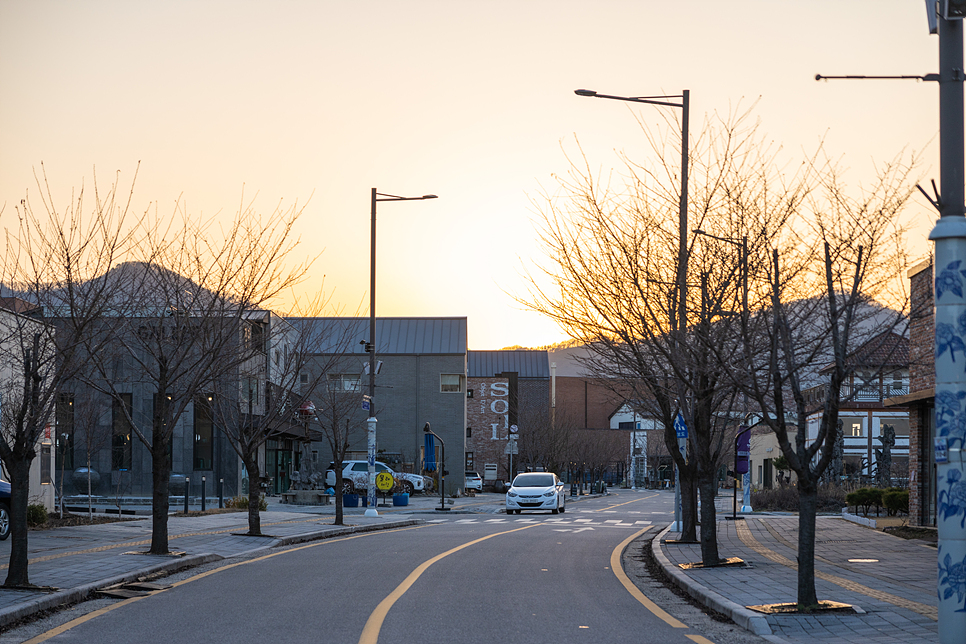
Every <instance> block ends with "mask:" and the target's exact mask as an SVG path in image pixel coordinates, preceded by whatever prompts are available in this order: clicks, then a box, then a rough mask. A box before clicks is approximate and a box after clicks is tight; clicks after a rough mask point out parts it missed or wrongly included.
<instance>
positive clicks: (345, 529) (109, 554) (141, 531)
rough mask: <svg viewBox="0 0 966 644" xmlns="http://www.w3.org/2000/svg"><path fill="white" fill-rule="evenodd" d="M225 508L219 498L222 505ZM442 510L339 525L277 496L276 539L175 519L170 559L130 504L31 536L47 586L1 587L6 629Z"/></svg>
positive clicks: (471, 506) (470, 508) (232, 519)
mask: <svg viewBox="0 0 966 644" xmlns="http://www.w3.org/2000/svg"><path fill="white" fill-rule="evenodd" d="M502 499H503V495H482V496H478V497H475V498H472V497H467V498H461V499H456V500H455V501H454V503H453V505H447V507H449V508H451V509H450V512H456V513H459V512H488V511H491V512H498V511H500V510H502V508H503V505H502ZM495 503H499V504H497V505H493V504H495ZM217 505H218V501H217V499H215V503H214V507H217ZM208 507H209V508H211V507H212V506H211V505H209V506H208ZM436 507H439V497H426V496H423V495H418V496H415V497H412V498H411V500H410V505H409V506H406V507H397V508H393V507H379V508H377V510H378V512H379V516H378V517H366V516H364V513H365V508H346V509H345V523H346V525H345V526H335V525H332V521H333V519H334V515H335V506H334V505H329V506H298V505H283V504H281V503H279V502H278V501H277V500H276V499H273V498H269V505H268V510H267V511H265V512H262V513H261V527H262V532H263V533H264V534H265V535H270V536H262V537H248V536H244V533H245V532H247V531H248V514H247V513H246V512H231V513H224V514H206V515H203V516H188V517H176V516H171V517H169V519H168V535H169V536H168V547H169V549H170V550H171V552H172V553H178V554H172V555H168V556H159V555H147V554H143V553H145V552H146V551H147V549H148V547H149V546H150V544H151V518H150V516H149V515H150V508H149V507H147V506H145V507H129V506H125V509H133V510H135V511H136V512H137V516H136V517H134V518H133V519H132V520H126V521H120V522H117V523H102V524H96V525H83V526H74V527H66V528H56V529H52V530H31V531H30V534H29V538H28V548H29V552H28V557H29V561H30V563H29V575H30V582H31V583H32V584H35V585H37V586H41V587H47V588H45V589H38V590H32V589H31V590H8V589H4V588H0V630H2V629H3V628H4V627H6V626H7V625H9V624H11V623H12V622H15V621H17V620H19V619H22V618H24V617H28V616H30V615H33V614H35V613H38V612H40V611H43V610H48V609H51V608H55V607H57V606H59V605H61V604H65V603H72V602H77V601H81V600H83V599H86V598H87V596H88V595H89V594H90V593H91V591H93V590H95V589H98V588H104V587H106V586H111V585H114V584H118V583H123V582H131V581H135V580H137V579H138V578H139V577H145V576H148V575H151V574H152V573H157V572H161V571H168V572H171V571H175V570H181V569H184V568H190V567H193V566H198V565H201V564H204V563H208V562H212V561H218V560H220V559H226V558H228V557H235V556H239V555H246V554H251V553H254V552H257V551H260V550H268V549H271V548H275V547H278V546H284V545H288V544H291V543H298V542H301V541H310V540H315V539H324V538H329V537H334V536H339V535H342V534H351V533H354V532H363V531H369V530H385V529H391V528H398V527H404V526H409V525H416V524H418V523H420V515H423V514H433V513H436V514H442V513H438V512H436V510H435V508H436ZM179 509H180V508H172V510H173V511H177V510H179ZM100 510H101V511H100V512H97V513H96V514H97V515H98V516H103V515H104V513H103V508H100ZM191 510H200V507H199V506H192V507H191ZM10 543H11V540H10V539H7V540H6V541H0V575H6V572H5V571H6V569H7V567H8V561H9V559H10Z"/></svg>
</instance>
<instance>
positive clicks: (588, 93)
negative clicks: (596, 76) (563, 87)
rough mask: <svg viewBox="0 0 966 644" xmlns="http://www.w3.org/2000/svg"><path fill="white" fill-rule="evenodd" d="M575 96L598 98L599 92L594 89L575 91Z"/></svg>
mask: <svg viewBox="0 0 966 644" xmlns="http://www.w3.org/2000/svg"><path fill="white" fill-rule="evenodd" d="M574 94H576V95H577V96H597V91H596V90H593V89H575V90H574Z"/></svg>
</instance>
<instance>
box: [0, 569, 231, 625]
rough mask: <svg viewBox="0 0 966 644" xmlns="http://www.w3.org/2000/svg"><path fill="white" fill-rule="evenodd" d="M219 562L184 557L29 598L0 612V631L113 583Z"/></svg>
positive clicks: (80, 600)
mask: <svg viewBox="0 0 966 644" xmlns="http://www.w3.org/2000/svg"><path fill="white" fill-rule="evenodd" d="M222 559H224V557H222V556H221V555H212V554H200V555H192V556H190V557H183V558H180V559H176V560H174V561H168V562H165V563H161V564H155V565H153V566H147V567H145V568H140V569H138V570H135V571H132V572H129V573H125V574H123V575H116V576H114V577H107V578H105V579H100V580H98V581H95V582H91V583H89V584H84V585H83V586H77V587H76V588H69V589H67V590H59V591H57V592H55V593H51V594H50V595H45V596H44V597H38V598H36V599H31V600H29V601H26V602H24V603H23V604H20V605H19V606H13V607H11V608H5V609H3V610H0V628H4V627H6V626H8V625H10V624H12V623H13V622H16V621H18V620H21V619H24V618H25V617H30V616H32V615H35V614H37V613H40V612H43V611H46V610H52V609H55V608H58V607H60V606H62V605H64V604H76V603H78V602H82V601H84V600H85V599H87V598H88V596H89V595H90V594H91V593H92V592H94V591H95V590H98V589H99V588H104V587H105V586H113V585H114V584H123V583H127V582H130V581H136V580H137V579H138V578H139V577H144V576H145V575H150V574H152V573H156V572H177V571H179V570H184V569H185V568H194V567H195V566H201V565H204V564H206V563H211V562H213V561H220V560H222Z"/></svg>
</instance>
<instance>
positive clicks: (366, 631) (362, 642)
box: [359, 523, 542, 644]
mask: <svg viewBox="0 0 966 644" xmlns="http://www.w3.org/2000/svg"><path fill="white" fill-rule="evenodd" d="M538 525H542V524H540V523H534V524H531V525H527V526H523V527H522V528H514V529H513V530H507V531H506V532H497V533H494V534H491V535H487V536H485V537H480V538H479V539H474V540H473V541H468V542H466V543H464V544H463V545H461V546H457V547H455V548H452V549H450V550H447V551H446V552H443V553H440V554H438V555H436V556H435V557H433V558H432V559H428V560H426V561H424V562H423V563H421V564H420V565H419V566H418V567H417V568H416V569H415V570H413V571H412V572H411V573H409V576H408V577H406V578H405V579H404V580H403V581H402V583H401V584H399V585H398V586H396V589H395V590H393V591H392V592H391V593H389V595H388V596H387V597H386V598H385V599H383V600H382V601H381V602H379V605H378V606H376V609H375V610H374V611H372V614H371V615H369V619H368V620H366V625H365V626H364V627H363V629H362V635H360V636H359V644H376V642H378V641H379V631H380V630H382V624H383V622H384V621H386V615H388V614H389V610H390V609H391V608H392V607H393V604H395V603H396V602H397V601H399V598H400V597H402V596H403V595H404V594H406V591H407V590H409V588H410V587H411V586H412V585H413V584H414V583H416V580H417V579H419V578H420V576H422V574H423V573H424V572H426V570H427V569H429V567H430V566H432V565H433V564H434V563H436V562H437V561H439V560H441V559H444V558H446V557H448V556H450V555H451V554H453V553H456V552H459V551H460V550H463V549H464V548H469V547H470V546H472V545H475V544H477V543H480V542H481V541H486V540H487V539H492V538H493V537H500V536H503V535H505V534H511V533H513V532H519V531H520V530H528V529H530V528H533V527H536V526H538Z"/></svg>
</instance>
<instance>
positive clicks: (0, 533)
mask: <svg viewBox="0 0 966 644" xmlns="http://www.w3.org/2000/svg"><path fill="white" fill-rule="evenodd" d="M9 536H10V484H9V483H7V482H6V481H0V541H3V540H4V539H6V538H7V537H9Z"/></svg>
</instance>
